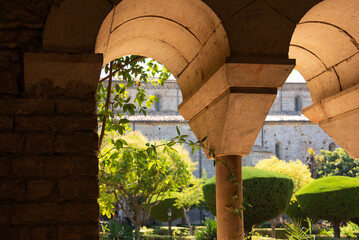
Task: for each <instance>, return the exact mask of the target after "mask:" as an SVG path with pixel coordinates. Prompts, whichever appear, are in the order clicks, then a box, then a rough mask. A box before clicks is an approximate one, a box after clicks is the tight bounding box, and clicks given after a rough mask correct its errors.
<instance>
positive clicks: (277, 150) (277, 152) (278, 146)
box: [274, 142, 280, 159]
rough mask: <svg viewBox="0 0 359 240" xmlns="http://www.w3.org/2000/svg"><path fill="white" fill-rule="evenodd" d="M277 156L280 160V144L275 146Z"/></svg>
mask: <svg viewBox="0 0 359 240" xmlns="http://www.w3.org/2000/svg"><path fill="white" fill-rule="evenodd" d="M274 151H275V156H276V157H277V158H279V159H280V143H278V142H277V143H276V144H275V150H274Z"/></svg>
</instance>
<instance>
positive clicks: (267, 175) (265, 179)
mask: <svg viewBox="0 0 359 240" xmlns="http://www.w3.org/2000/svg"><path fill="white" fill-rule="evenodd" d="M242 178H243V199H244V201H245V202H246V203H247V205H248V207H246V208H245V210H244V228H245V230H246V231H248V232H250V230H251V228H252V226H253V225H255V224H261V223H263V222H265V221H267V220H270V219H272V218H275V217H277V216H278V215H279V214H281V213H283V212H284V210H285V208H286V207H287V205H288V204H289V201H290V198H291V196H292V192H293V187H294V184H293V181H292V179H291V178H290V177H288V176H285V175H283V174H280V173H276V172H271V171H268V170H264V169H257V168H253V167H244V168H243V176H242ZM203 193H204V199H205V201H206V203H207V205H208V208H209V209H210V211H211V212H212V213H213V214H214V215H215V214H216V183H215V177H213V178H211V179H209V180H208V181H207V182H206V183H205V184H204V186H203Z"/></svg>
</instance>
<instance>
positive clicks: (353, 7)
mask: <svg viewBox="0 0 359 240" xmlns="http://www.w3.org/2000/svg"><path fill="white" fill-rule="evenodd" d="M358 11H359V2H358V1H356V0H348V1H335V0H325V1H322V2H320V3H318V4H317V5H315V6H314V7H313V8H312V9H311V10H309V11H308V12H307V13H306V15H305V16H304V17H303V18H302V19H301V21H300V22H299V24H298V25H297V27H296V29H295V31H294V34H293V36H292V40H291V44H290V49H289V57H291V58H295V59H296V61H297V66H296V68H297V69H298V70H299V71H300V73H301V74H302V75H303V77H304V78H305V79H306V81H307V86H308V88H309V91H310V93H311V96H312V100H313V105H312V106H310V107H307V108H305V109H303V114H304V115H306V116H307V117H308V118H309V119H310V120H311V121H312V122H314V123H319V126H320V127H321V128H322V129H323V130H324V131H325V132H326V133H327V134H328V135H329V136H330V137H331V138H332V139H333V140H334V141H335V142H337V143H338V144H339V145H340V146H341V147H342V148H344V149H345V150H346V151H347V152H348V153H349V154H350V155H351V156H352V157H358V156H359V149H358V148H357V146H358V142H359V140H358V139H357V137H356V136H357V134H358V132H359V121H358V119H359V101H358V97H359V69H358V67H357V66H358V64H359V30H358V28H357V27H356V25H357V23H358V22H359V15H358V14H357V13H358Z"/></svg>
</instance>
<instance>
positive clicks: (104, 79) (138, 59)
mask: <svg viewBox="0 0 359 240" xmlns="http://www.w3.org/2000/svg"><path fill="white" fill-rule="evenodd" d="M142 59H145V57H142V56H138V57H136V58H135V59H133V60H132V61H130V62H129V63H128V64H126V65H122V66H119V67H118V68H117V70H116V71H114V72H112V74H116V73H118V72H119V71H120V70H122V69H124V68H125V67H126V66H128V65H130V64H131V63H135V62H138V61H141V60H142ZM111 63H112V62H111ZM111 63H110V64H111ZM111 71H112V70H110V73H111ZM109 78H110V75H108V76H107V77H104V78H102V79H101V80H100V83H102V82H104V81H106V80H107V79H109Z"/></svg>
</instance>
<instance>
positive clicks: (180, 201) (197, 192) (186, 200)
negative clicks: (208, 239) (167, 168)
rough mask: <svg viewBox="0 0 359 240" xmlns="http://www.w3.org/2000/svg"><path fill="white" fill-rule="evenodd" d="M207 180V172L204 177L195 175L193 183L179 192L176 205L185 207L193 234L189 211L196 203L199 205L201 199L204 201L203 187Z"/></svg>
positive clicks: (185, 216) (186, 217)
mask: <svg viewBox="0 0 359 240" xmlns="http://www.w3.org/2000/svg"><path fill="white" fill-rule="evenodd" d="M205 181H207V175H206V174H204V177H203V178H202V179H200V178H195V177H193V178H192V180H191V184H190V185H189V186H187V187H185V188H183V189H182V191H181V192H179V194H178V196H177V199H176V203H175V206H177V207H178V208H180V209H183V215H184V218H185V219H186V222H187V224H188V227H189V232H190V234H191V235H193V229H192V225H191V222H190V220H189V217H188V214H187V213H188V212H189V210H191V208H192V207H193V206H194V205H197V204H199V203H200V202H201V201H204V198H203V190H202V187H203V183H204V182H205Z"/></svg>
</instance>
